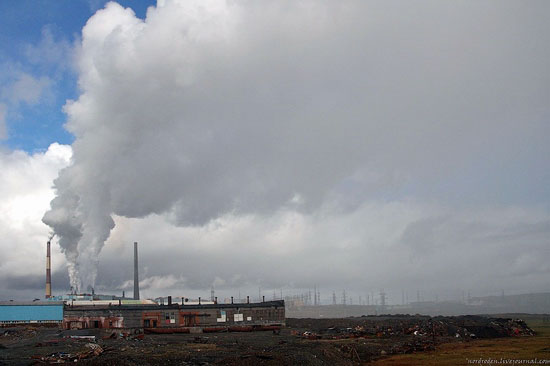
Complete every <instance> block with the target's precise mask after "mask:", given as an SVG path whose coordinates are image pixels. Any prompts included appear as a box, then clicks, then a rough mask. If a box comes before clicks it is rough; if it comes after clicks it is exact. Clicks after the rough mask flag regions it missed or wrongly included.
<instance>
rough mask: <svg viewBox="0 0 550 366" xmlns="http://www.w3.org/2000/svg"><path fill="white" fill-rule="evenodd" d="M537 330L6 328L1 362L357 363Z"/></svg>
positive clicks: (480, 324)
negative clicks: (165, 331) (188, 331)
mask: <svg viewBox="0 0 550 366" xmlns="http://www.w3.org/2000/svg"><path fill="white" fill-rule="evenodd" d="M529 335H533V332H532V330H531V329H530V328H529V327H527V325H526V324H525V323H524V322H523V321H521V320H518V319H506V318H488V317H479V316H460V317H435V318H431V317H426V316H409V315H403V316H399V315H397V316H369V317H359V318H345V319H287V327H286V328H285V329H283V330H281V332H280V333H278V334H276V333H273V332H271V331H269V332H265V331H264V332H253V333H210V334H146V335H143V334H140V335H129V334H125V333H121V332H112V331H106V330H84V331H61V330H59V329H57V328H43V327H40V328H33V327H14V328H0V365H33V364H34V365H42V364H55V363H79V364H83V365H204V366H206V365H358V364H365V363H368V362H370V361H372V360H376V359H379V358H383V357H387V356H389V355H394V354H410V353H417V352H425V351H429V350H433V349H434V348H435V347H436V346H438V345H440V344H442V343H449V342H472V341H473V340H476V339H479V338H495V337H515V336H529Z"/></svg>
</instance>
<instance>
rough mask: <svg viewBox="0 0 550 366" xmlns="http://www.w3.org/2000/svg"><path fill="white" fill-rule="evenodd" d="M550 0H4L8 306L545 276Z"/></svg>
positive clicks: (2, 152)
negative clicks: (83, 296)
mask: <svg viewBox="0 0 550 366" xmlns="http://www.w3.org/2000/svg"><path fill="white" fill-rule="evenodd" d="M549 13H550V5H549V4H548V2H546V1H531V2H516V1H497V0H494V1H486V2H479V1H462V2H451V1H448V2H447V1H438V2H436V1H427V0H426V1H421V0H418V1H412V2H404V1H385V2H377V1H351V0H350V1H343V2H342V1H324V2H318V1H310V0H303V1H280V2H261V1H260V2H251V1H245V0H242V1H221V0H208V1H198V0H162V1H159V2H158V4H157V3H156V2H153V1H150V2H146V1H122V2H110V3H106V2H104V1H56V2H50V1H21V2H3V3H2V4H0V20H1V21H0V41H1V42H0V65H1V67H0V138H1V140H0V167H1V169H2V176H1V179H0V198H2V199H1V200H0V202H1V203H0V208H1V209H0V215H1V216H2V218H1V220H0V235H1V236H2V238H3V240H2V242H1V243H0V249H1V250H2V253H4V254H3V255H2V256H1V257H0V278H3V279H5V281H0V282H1V284H0V299H7V298H34V297H42V296H43V287H44V283H43V277H44V270H43V269H44V265H45V264H44V256H43V253H44V251H45V248H44V246H45V245H44V244H45V241H46V240H47V238H48V234H49V233H50V232H52V231H53V232H55V234H56V238H55V239H54V246H53V258H52V265H53V282H54V283H53V289H54V293H63V292H65V291H67V290H68V289H69V287H70V286H73V287H78V288H79V289H80V290H82V291H86V289H87V288H89V287H92V286H93V287H95V289H96V292H107V293H120V292H122V291H123V290H125V291H126V292H127V293H129V292H131V289H132V283H131V280H132V249H133V247H132V243H133V242H134V241H138V242H139V243H140V263H141V266H142V270H141V273H140V275H141V288H142V295H145V296H151V297H154V296H160V295H173V296H180V295H182V294H189V295H191V296H203V297H204V296H208V295H209V293H210V288H212V287H214V288H215V289H216V291H217V293H219V294H220V296H227V297H228V296H232V295H234V294H236V293H237V292H241V293H243V294H244V293H247V294H250V295H251V296H252V295H254V296H257V294H258V290H260V291H261V292H262V293H263V294H264V295H266V296H267V297H269V296H271V295H272V294H273V293H279V292H280V291H284V293H285V294H298V293H301V292H304V291H308V290H309V289H312V288H313V287H314V286H317V287H318V288H320V289H321V291H322V296H321V297H322V299H323V300H325V301H327V302H330V301H331V300H329V299H331V298H332V292H333V291H335V292H337V293H341V292H342V291H343V290H344V289H345V290H346V292H347V293H348V294H350V295H351V296H355V297H356V301H357V299H358V297H359V296H362V297H363V298H365V297H366V294H367V293H378V292H380V291H381V290H382V289H384V290H385V291H386V292H388V293H389V296H390V298H389V300H390V302H392V301H393V302H394V303H395V302H400V301H401V294H402V291H405V292H406V293H407V294H408V297H409V299H416V294H417V293H418V292H420V293H421V294H423V295H422V296H423V298H424V299H434V298H436V297H437V298H438V299H458V298H460V297H461V296H462V294H463V293H464V292H465V291H468V292H470V293H472V294H474V295H476V294H477V295H485V294H500V293H501V292H502V291H505V293H525V292H542V291H550V288H549V285H548V281H547V278H548V275H549V274H550V265H549V264H548V260H547V259H548V258H550V200H549V197H550V169H549V168H550V167H549V162H548V156H550V145H549V144H548V143H547V136H548V135H549V132H550V124H549V118H550V104H549V103H548V101H549V100H550V98H549V97H550V69H549V68H548V67H547V65H548V64H550V39H549V38H550V29H549V28H550V25H548V23H547V21H546V19H547V18H548V15H550V14H549Z"/></svg>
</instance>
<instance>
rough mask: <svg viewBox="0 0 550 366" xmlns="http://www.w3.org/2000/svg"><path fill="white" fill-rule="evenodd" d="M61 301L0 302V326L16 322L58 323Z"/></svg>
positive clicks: (61, 318) (61, 306) (61, 309)
mask: <svg viewBox="0 0 550 366" xmlns="http://www.w3.org/2000/svg"><path fill="white" fill-rule="evenodd" d="M62 321H63V302H61V301H38V302H12V301H10V302H0V326H9V325H16V324H30V323H40V324H60V323H61V322H62Z"/></svg>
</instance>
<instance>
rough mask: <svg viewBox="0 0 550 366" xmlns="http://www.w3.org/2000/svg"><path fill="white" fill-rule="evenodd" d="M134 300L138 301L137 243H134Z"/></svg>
mask: <svg viewBox="0 0 550 366" xmlns="http://www.w3.org/2000/svg"><path fill="white" fill-rule="evenodd" d="M134 300H139V275H138V251H137V241H135V242H134Z"/></svg>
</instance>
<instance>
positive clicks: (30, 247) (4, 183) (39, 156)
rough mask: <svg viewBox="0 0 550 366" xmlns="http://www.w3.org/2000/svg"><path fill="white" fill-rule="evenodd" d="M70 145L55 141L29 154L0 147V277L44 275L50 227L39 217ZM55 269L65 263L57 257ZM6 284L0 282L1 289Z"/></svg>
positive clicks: (68, 153)
mask: <svg viewBox="0 0 550 366" xmlns="http://www.w3.org/2000/svg"><path fill="white" fill-rule="evenodd" d="M70 156H71V148H70V147H69V146H64V145H59V144H57V143H54V144H52V145H50V147H49V148H48V150H47V151H44V152H38V153H35V154H32V155H30V154H28V153H26V152H23V151H11V152H8V151H0V169H1V170H2V174H1V176H0V237H2V241H1V243H0V250H1V252H2V256H1V258H0V277H1V278H5V279H6V278H10V277H18V276H27V275H37V274H40V275H43V273H44V268H45V259H44V258H45V243H46V240H47V238H48V233H49V231H50V229H49V228H48V227H47V226H46V225H44V224H42V223H41V221H40V218H41V217H42V215H43V212H44V210H45V209H47V207H48V204H49V201H50V200H51V199H52V198H53V196H54V192H53V189H52V185H53V180H54V178H55V177H56V176H57V174H58V172H59V170H60V169H61V168H63V167H65V166H67V165H68V163H69V159H70ZM54 253H57V254H58V258H59V259H58V260H57V261H56V262H54V263H53V268H54V270H57V269H59V268H62V267H63V266H64V260H61V258H60V252H59V250H58V249H57V248H55V247H54ZM6 285H8V284H4V285H1V286H0V293H1V292H3V291H2V290H3V289H5V287H6Z"/></svg>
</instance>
